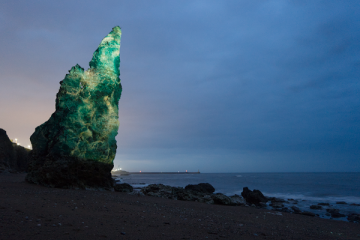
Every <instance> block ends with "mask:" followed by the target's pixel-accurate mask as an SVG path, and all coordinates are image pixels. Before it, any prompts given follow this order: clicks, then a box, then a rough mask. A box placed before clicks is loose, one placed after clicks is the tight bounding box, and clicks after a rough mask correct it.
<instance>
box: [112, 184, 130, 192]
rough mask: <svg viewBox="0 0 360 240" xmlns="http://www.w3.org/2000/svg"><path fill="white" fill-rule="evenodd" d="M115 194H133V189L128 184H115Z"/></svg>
mask: <svg viewBox="0 0 360 240" xmlns="http://www.w3.org/2000/svg"><path fill="white" fill-rule="evenodd" d="M114 190H115V192H133V191H134V188H133V187H132V186H131V185H130V184H128V183H120V184H115V186H114Z"/></svg>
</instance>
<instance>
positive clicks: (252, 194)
mask: <svg viewBox="0 0 360 240" xmlns="http://www.w3.org/2000/svg"><path fill="white" fill-rule="evenodd" d="M241 196H243V198H245V200H246V202H248V203H249V204H255V205H260V202H263V203H266V202H267V201H268V199H267V198H266V197H265V196H264V195H263V194H262V192H260V191H259V190H256V189H254V191H251V190H249V188H248V187H244V188H243V191H242V193H241Z"/></svg>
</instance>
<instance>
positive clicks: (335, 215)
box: [326, 208, 345, 218]
mask: <svg viewBox="0 0 360 240" xmlns="http://www.w3.org/2000/svg"><path fill="white" fill-rule="evenodd" d="M326 211H327V212H328V213H330V214H331V217H333V218H341V217H345V215H344V214H341V213H339V211H340V210H339V209H335V208H328V209H326Z"/></svg>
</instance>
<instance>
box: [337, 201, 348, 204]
mask: <svg viewBox="0 0 360 240" xmlns="http://www.w3.org/2000/svg"><path fill="white" fill-rule="evenodd" d="M336 204H347V203H346V202H344V201H339V202H336Z"/></svg>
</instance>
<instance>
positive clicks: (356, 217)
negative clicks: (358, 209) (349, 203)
mask: <svg viewBox="0 0 360 240" xmlns="http://www.w3.org/2000/svg"><path fill="white" fill-rule="evenodd" d="M347 220H348V221H349V222H358V223H360V214H357V213H352V214H350V215H349V216H348V217H347Z"/></svg>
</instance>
